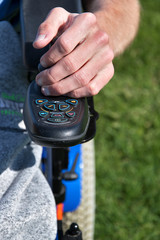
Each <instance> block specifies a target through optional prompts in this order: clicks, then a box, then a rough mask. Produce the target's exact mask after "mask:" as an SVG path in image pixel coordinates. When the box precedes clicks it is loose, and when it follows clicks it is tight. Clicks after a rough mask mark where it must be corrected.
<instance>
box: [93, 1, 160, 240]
mask: <svg viewBox="0 0 160 240" xmlns="http://www.w3.org/2000/svg"><path fill="white" fill-rule="evenodd" d="M141 5H142V10H141V24H140V29H139V32H138V35H137V37H136V39H135V41H134V42H133V44H132V45H131V46H130V47H129V48H128V49H127V50H126V51H125V53H124V54H123V55H122V56H120V57H118V58H116V59H115V60H114V66H115V76H114V78H113V79H112V80H111V81H110V83H109V84H108V85H107V86H106V87H105V88H104V89H103V90H102V91H101V92H100V94H98V96H96V97H95V105H96V110H97V111H98V112H99V114H100V119H99V120H98V122H97V135H96V138H95V148H96V178H97V180H96V181H97V185H96V195H97V196H96V197H97V204H96V225H95V240H160V66H159V65H160V46H159V44H160V0H153V1H151V0H141Z"/></svg>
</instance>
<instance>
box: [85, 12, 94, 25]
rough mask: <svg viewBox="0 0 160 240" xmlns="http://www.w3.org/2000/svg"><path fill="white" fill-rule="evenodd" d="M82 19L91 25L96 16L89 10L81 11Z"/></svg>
mask: <svg viewBox="0 0 160 240" xmlns="http://www.w3.org/2000/svg"><path fill="white" fill-rule="evenodd" d="M83 19H84V21H85V22H86V23H88V24H89V25H93V24H95V23H96V21H97V19H96V16H95V15H94V14H93V13H91V12H87V13H83Z"/></svg>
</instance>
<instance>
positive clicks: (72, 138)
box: [23, 81, 90, 148]
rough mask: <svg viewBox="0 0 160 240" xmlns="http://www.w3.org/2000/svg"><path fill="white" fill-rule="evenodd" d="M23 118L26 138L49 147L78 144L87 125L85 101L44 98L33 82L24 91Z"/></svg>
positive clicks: (59, 97) (87, 112)
mask: <svg viewBox="0 0 160 240" xmlns="http://www.w3.org/2000/svg"><path fill="white" fill-rule="evenodd" d="M23 115H24V122H25V125H26V128H27V131H28V133H29V135H30V138H31V139H32V140H33V141H34V142H35V143H37V144H39V145H41V146H46V147H52V148H53V147H56V148H57V147H70V146H74V145H77V144H79V143H81V142H82V141H83V139H84V137H85V135H86V133H87V130H88V126H89V122H90V114H89V109H88V103H87V99H86V98H81V99H74V98H69V97H66V96H58V97H46V96H44V95H43V94H42V93H41V89H40V87H39V86H38V85H37V84H36V82H35V81H33V82H32V83H31V84H30V86H29V88H28V91H27V96H26V100H25V104H24V110H23Z"/></svg>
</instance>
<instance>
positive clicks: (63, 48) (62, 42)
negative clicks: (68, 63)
mask: <svg viewBox="0 0 160 240" xmlns="http://www.w3.org/2000/svg"><path fill="white" fill-rule="evenodd" d="M58 48H59V51H60V52H61V53H62V54H68V53H69V52H70V51H71V48H70V45H69V42H68V41H67V40H66V38H64V37H59V40H58Z"/></svg>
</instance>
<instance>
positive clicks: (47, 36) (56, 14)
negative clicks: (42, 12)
mask: <svg viewBox="0 0 160 240" xmlns="http://www.w3.org/2000/svg"><path fill="white" fill-rule="evenodd" d="M69 15H70V13H69V12H67V11H66V10H65V9H63V8H60V7H57V8H54V9H52V10H51V11H50V12H49V14H48V16H47V17H46V20H45V21H44V22H43V23H42V24H41V25H40V26H39V28H38V32H37V36H36V39H35V41H34V43H33V46H34V47H35V48H43V47H45V46H46V45H47V44H49V43H50V42H51V41H52V39H53V38H54V37H55V36H56V35H57V33H58V31H59V29H60V28H61V27H62V26H63V24H64V23H65V22H67V19H68V17H69Z"/></svg>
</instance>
